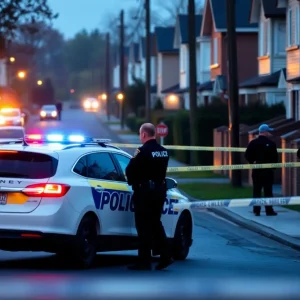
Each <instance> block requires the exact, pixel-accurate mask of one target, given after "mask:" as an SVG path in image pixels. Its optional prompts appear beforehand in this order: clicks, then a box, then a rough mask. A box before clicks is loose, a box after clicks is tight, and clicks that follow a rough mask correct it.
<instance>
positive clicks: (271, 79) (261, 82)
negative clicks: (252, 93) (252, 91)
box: [239, 69, 286, 88]
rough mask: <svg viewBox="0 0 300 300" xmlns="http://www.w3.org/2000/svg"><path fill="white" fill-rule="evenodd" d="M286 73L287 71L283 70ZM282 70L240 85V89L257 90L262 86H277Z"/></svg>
mask: <svg viewBox="0 0 300 300" xmlns="http://www.w3.org/2000/svg"><path fill="white" fill-rule="evenodd" d="M283 70H284V72H286V70H285V69H283ZM281 71H282V70H279V71H276V72H274V73H272V74H270V75H265V76H256V77H253V78H251V79H248V80H246V81H244V82H242V83H241V84H240V86H239V87H240V88H256V87H260V86H277V85H278V81H279V78H280V74H281Z"/></svg>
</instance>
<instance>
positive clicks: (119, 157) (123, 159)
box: [114, 154, 130, 174]
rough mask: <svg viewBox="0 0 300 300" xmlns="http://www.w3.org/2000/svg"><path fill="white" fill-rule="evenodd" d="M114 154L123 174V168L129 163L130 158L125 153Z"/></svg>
mask: <svg viewBox="0 0 300 300" xmlns="http://www.w3.org/2000/svg"><path fill="white" fill-rule="evenodd" d="M114 155H115V157H116V159H117V161H118V162H119V164H120V167H121V169H122V172H123V174H125V170H126V167H127V166H128V164H129V161H130V158H129V157H127V156H125V155H121V154H114Z"/></svg>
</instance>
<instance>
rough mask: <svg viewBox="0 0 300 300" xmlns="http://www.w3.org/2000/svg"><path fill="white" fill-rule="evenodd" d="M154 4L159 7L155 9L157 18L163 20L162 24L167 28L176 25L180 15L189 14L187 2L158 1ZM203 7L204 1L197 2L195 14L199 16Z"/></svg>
mask: <svg viewBox="0 0 300 300" xmlns="http://www.w3.org/2000/svg"><path fill="white" fill-rule="evenodd" d="M154 4H155V7H157V8H156V9H155V15H156V18H157V20H161V24H162V25H165V26H172V25H174V24H175V20H176V16H177V15H178V14H187V7H188V2H187V0H165V1H161V0H156V1H155V2H154ZM203 6H204V0H195V12H196V13H197V14H198V13H201V12H202V10H203Z"/></svg>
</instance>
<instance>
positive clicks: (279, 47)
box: [274, 21, 286, 55]
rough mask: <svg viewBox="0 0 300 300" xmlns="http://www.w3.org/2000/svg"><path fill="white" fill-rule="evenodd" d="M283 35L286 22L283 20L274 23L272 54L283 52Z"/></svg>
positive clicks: (282, 53) (284, 43)
mask: <svg viewBox="0 0 300 300" xmlns="http://www.w3.org/2000/svg"><path fill="white" fill-rule="evenodd" d="M285 36H286V24H285V21H283V22H277V23H275V30H274V48H275V49H274V50H275V51H274V54H275V55H278V54H281V55H284V54H285V47H286V46H285V45H286V42H285Z"/></svg>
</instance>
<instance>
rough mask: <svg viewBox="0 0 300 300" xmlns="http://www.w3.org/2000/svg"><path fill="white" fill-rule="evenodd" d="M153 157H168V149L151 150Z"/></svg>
mask: <svg viewBox="0 0 300 300" xmlns="http://www.w3.org/2000/svg"><path fill="white" fill-rule="evenodd" d="M151 154H152V157H168V156H169V155H168V152H167V151H153V152H151Z"/></svg>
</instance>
